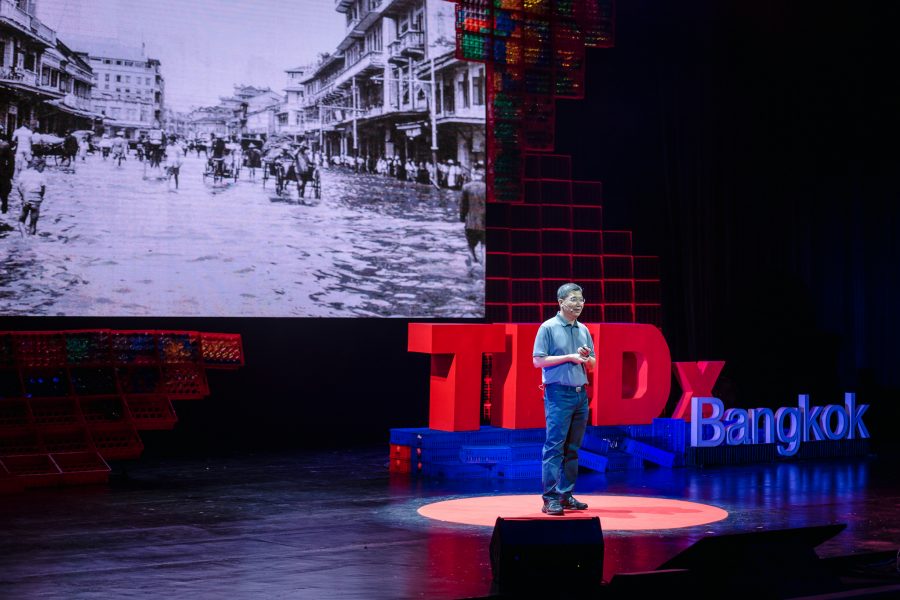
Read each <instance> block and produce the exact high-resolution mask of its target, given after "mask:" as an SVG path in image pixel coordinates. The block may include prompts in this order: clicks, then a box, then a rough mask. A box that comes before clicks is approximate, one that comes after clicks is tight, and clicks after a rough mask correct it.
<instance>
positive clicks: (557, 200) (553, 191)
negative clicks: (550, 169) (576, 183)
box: [541, 179, 572, 204]
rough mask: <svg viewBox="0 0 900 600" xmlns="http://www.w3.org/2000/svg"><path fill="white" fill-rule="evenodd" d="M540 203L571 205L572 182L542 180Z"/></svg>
mask: <svg viewBox="0 0 900 600" xmlns="http://www.w3.org/2000/svg"><path fill="white" fill-rule="evenodd" d="M541 201H542V202H543V203H544V204H572V182H571V181H556V180H552V179H551V180H547V179H545V180H543V181H542V182H541Z"/></svg>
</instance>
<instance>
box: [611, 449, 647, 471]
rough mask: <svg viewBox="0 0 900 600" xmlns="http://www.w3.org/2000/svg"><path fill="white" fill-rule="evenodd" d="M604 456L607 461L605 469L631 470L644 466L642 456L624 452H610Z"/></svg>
mask: <svg viewBox="0 0 900 600" xmlns="http://www.w3.org/2000/svg"><path fill="white" fill-rule="evenodd" d="M606 458H607V460H608V461H609V462H608V463H607V465H606V470H607V471H631V470H635V469H643V468H644V459H643V458H641V457H639V456H633V455H631V454H626V453H624V452H611V453H610V454H609V455H607V457H606Z"/></svg>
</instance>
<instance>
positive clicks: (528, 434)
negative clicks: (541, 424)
mask: <svg viewBox="0 0 900 600" xmlns="http://www.w3.org/2000/svg"><path fill="white" fill-rule="evenodd" d="M508 431H509V434H508V435H509V439H508V441H509V443H510V444H528V443H540V444H543V443H544V440H546V439H547V430H546V429H509V430H508Z"/></svg>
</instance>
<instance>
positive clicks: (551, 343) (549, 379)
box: [532, 313, 594, 386]
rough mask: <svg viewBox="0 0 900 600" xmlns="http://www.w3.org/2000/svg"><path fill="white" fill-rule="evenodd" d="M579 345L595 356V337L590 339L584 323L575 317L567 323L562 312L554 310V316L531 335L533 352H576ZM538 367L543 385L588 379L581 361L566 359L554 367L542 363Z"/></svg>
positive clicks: (541, 354)
mask: <svg viewBox="0 0 900 600" xmlns="http://www.w3.org/2000/svg"><path fill="white" fill-rule="evenodd" d="M581 346H587V347H588V348H590V349H591V356H594V340H592V339H591V334H590V333H589V332H588V330H587V327H585V326H584V325H582V324H581V323H579V322H578V321H575V322H574V323H569V322H568V321H566V319H565V318H564V317H563V316H562V314H561V313H556V316H555V317H553V318H552V319H547V320H546V321H544V322H543V323H541V327H540V328H539V329H538V332H537V336H536V337H535V338H534V352H533V353H532V356H563V355H566V354H577V353H578V348H580V347H581ZM541 371H542V373H541V381H542V382H543V383H544V384H545V385H546V384H548V383H560V384H562V385H576V386H577V385H584V384H586V383H587V381H588V379H587V374H586V373H585V369H584V365H583V364H575V363H572V362H565V363H562V364H559V365H556V366H553V367H544V368H543V369H541Z"/></svg>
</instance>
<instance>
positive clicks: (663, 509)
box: [419, 494, 728, 531]
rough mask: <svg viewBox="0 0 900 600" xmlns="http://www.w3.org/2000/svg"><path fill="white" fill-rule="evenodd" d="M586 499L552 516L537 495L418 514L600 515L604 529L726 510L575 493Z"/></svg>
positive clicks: (446, 517) (487, 518) (674, 522)
mask: <svg viewBox="0 0 900 600" xmlns="http://www.w3.org/2000/svg"><path fill="white" fill-rule="evenodd" d="M576 498H578V499H579V500H580V501H582V502H587V504H588V509H587V510H567V511H566V514H565V516H561V517H554V516H549V515H545V514H544V513H542V512H541V505H542V500H541V497H540V495H537V494H528V495H515V496H477V497H472V498H458V499H456V500H445V501H443V502H434V503H432V504H426V505H425V506H423V507H421V508H419V514H420V515H422V516H423V517H428V518H429V519H437V520H439V521H449V522H451V523H463V524H466V525H484V526H489V527H493V526H494V524H495V522H496V521H497V517H503V518H520V519H521V518H526V519H565V518H575V517H600V525H601V527H602V528H603V530H604V531H639V530H644V529H677V528H679V527H691V526H693V525H703V524H705V523H712V522H714V521H721V520H722V519H724V518H725V517H727V516H728V512H727V511H725V510H722V509H721V508H717V507H715V506H710V505H708V504H699V503H697V502H687V501H684V500H672V499H670V498H653V497H646V496H599V495H596V496H594V495H590V496H584V495H581V494H578V495H577V496H576Z"/></svg>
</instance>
